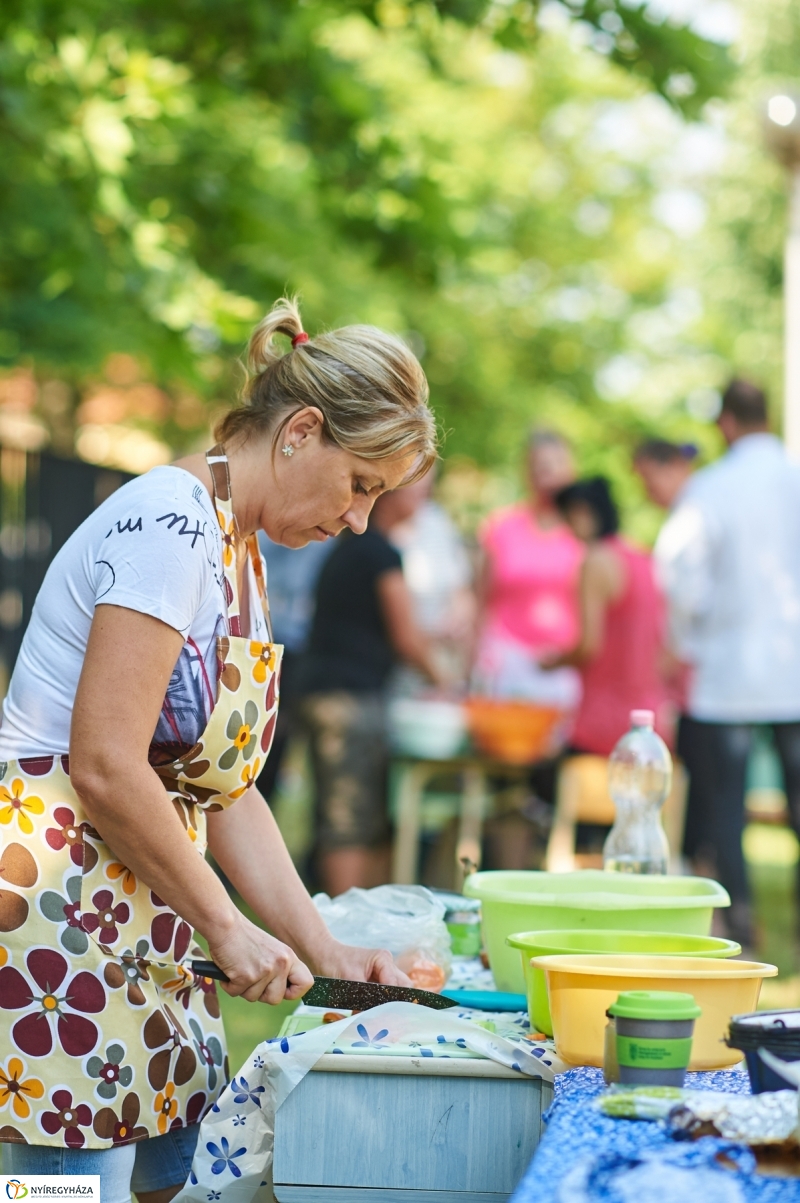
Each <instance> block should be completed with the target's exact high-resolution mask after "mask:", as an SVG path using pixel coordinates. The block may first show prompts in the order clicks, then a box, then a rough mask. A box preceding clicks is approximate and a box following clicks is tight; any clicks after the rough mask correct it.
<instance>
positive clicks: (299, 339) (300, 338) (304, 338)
mask: <svg viewBox="0 0 800 1203" xmlns="http://www.w3.org/2000/svg"><path fill="white" fill-rule="evenodd" d="M307 342H308V335H307V334H306V332H305V330H301V331H300V333H299V334H295V336H294V338H293V339H292V348H294V347H299V346H300V344H301V343H307Z"/></svg>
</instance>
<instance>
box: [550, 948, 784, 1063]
mask: <svg viewBox="0 0 800 1203" xmlns="http://www.w3.org/2000/svg"><path fill="white" fill-rule="evenodd" d="M531 964H532V965H535V966H536V967H537V968H538V969H543V970H544V974H545V978H546V979H547V994H548V997H549V1000H550V1014H551V1016H552V1019H553V1038H554V1040H555V1044H556V1050H557V1052H558V1055H559V1056H560V1057H562V1058H563V1059H564V1060H565V1061H569V1063H570V1064H571V1065H597V1066H602V1064H603V1036H604V1032H605V1027H606V1023H607V1020H606V1011H607V1010H608V1008H609V1007H610V1006H611V1004H612V1003H613V1002H614V1001H615V1000H616V998H617V995H618V994H621V993H622V991H623V990H678V991H680V992H681V993H685V994H691V995H693V996H694V999H695V1001H696V1002H697V1004H698V1005H699V1006H700V1008H701V1009H702V1015H701V1016H700V1018H699V1019H698V1020H697V1022H696V1024H695V1029H694V1040H693V1043H692V1059H691V1061H690V1062H689V1069H725V1068H726V1067H727V1066H729V1065H735V1064H736V1062H737V1061H741V1059H742V1054H741V1053H740V1052H739V1051H738V1049H735V1048H728V1046H727V1045H726V1044H724V1043H723V1037H724V1036H725V1034H726V1032H727V1029H728V1022H729V1020H730V1018H731V1016H732V1015H737V1014H740V1013H743V1012H747V1011H755V1009H756V1004H757V1003H758V996H759V994H760V992H761V982H762V980H763V979H764V978H765V977H776V976H777V973H778V969H777V966H775V965H765V964H762V963H761V962H759V961H735V960H731V961H723V960H712V959H710V958H707V957H669V956H667V957H644V956H614V955H608V954H606V955H604V956H589V955H584V956H579V955H570V956H555V957H533V959H532V961H531Z"/></svg>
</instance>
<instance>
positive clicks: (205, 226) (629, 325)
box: [0, 0, 800, 990]
mask: <svg viewBox="0 0 800 1203" xmlns="http://www.w3.org/2000/svg"><path fill="white" fill-rule="evenodd" d="M0 33H1V34H2V39H1V44H2V51H1V52H0V129H2V137H3V154H2V155H0V180H2V185H3V186H2V187H0V218H1V220H0V677H2V678H3V679H7V675H8V672H9V671H10V668H11V667H12V666H13V662H14V658H15V656H16V653H17V649H18V647H19V642H20V640H21V637H22V633H23V631H24V629H25V625H26V623H27V620H28V617H29V615H30V608H31V605H32V603H33V598H34V597H35V594H36V591H37V589H38V586H39V584H40V583H41V580H42V577H43V575H44V572H45V570H46V567H47V564H48V563H49V561H50V559H51V558H52V555H53V554H54V553H55V551H57V550H58V548H59V547H60V546H61V545H62V544H63V542H64V541H65V539H66V538H67V537H68V535H69V533H70V532H71V531H72V530H73V529H74V528H75V526H77V525H78V523H79V522H80V521H81V520H82V519H83V518H84V517H85V516H86V515H87V514H88V513H89V512H91V510H92V509H93V508H94V506H96V505H97V504H98V503H99V502H100V501H102V500H103V499H104V498H105V497H106V496H107V495H108V494H109V493H110V492H111V491H113V490H114V489H115V488H117V487H118V486H119V485H120V484H121V483H122V482H123V481H124V480H126V479H128V477H129V476H130V475H132V474H136V473H139V472H143V471H146V470H148V469H149V468H150V467H153V466H155V465H157V464H161V463H166V462H169V460H170V459H171V458H172V457H173V456H174V455H175V454H177V453H181V452H185V451H189V450H196V449H198V448H201V447H204V446H206V445H207V443H208V431H209V428H210V426H211V425H212V424H213V421H214V419H215V418H216V417H218V416H219V414H220V412H221V411H222V410H223V409H224V408H225V407H227V405H229V404H230V402H231V400H232V399H233V398H234V397H235V395H236V393H237V390H238V388H239V386H240V379H241V377H240V374H239V370H238V368H237V357H238V356H239V355H240V353H241V348H242V345H243V340H244V338H245V335H246V332H247V330H248V328H249V327H250V325H251V324H252V322H253V320H254V319H255V318H256V317H257V316H258V315H259V314H260V313H261V312H262V311H263V309H264V307H265V305H266V304H267V303H269V302H270V301H271V300H272V299H274V297H276V296H278V295H280V294H281V293H283V292H284V291H286V290H288V291H297V292H299V293H300V294H301V295H302V298H303V302H304V312H305V314H306V315H307V320H308V325H309V328H310V329H312V330H313V329H315V328H316V326H338V325H342V324H346V323H348V322H351V321H368V322H375V323H376V324H378V325H380V326H384V327H387V328H390V329H393V330H397V331H399V332H401V333H402V334H403V336H404V337H405V339H406V340H407V341H408V343H409V345H410V346H411V347H412V348H413V349H414V351H415V352H416V353H417V354H418V355H419V357H420V359H421V361H422V363H423V366H424V368H425V371H426V373H427V375H428V378H429V380H430V384H431V394H432V401H433V406H434V409H435V411H436V414H437V418H438V421H439V423H440V426H441V429H442V433H443V436H444V438H443V453H442V460H441V463H440V464H439V466H438V469H437V472H436V473H432V474H431V475H430V476H428V477H427V478H426V479H425V480H423V481H420V482H419V483H418V484H417V485H415V486H413V487H412V488H409V489H408V490H404V491H402V492H398V493H396V494H391V495H387V496H385V497H383V498H382V499H381V500H380V503H379V504H378V505H377V506H376V508H375V512H374V516H373V519H372V522H371V524H370V528H369V531H368V533H367V534H366V535H364V536H363V537H360V538H341V539H338V540H336V541H335V543H333V544H326V545H314V546H312V547H309V548H308V549H306V550H305V551H303V552H299V553H298V552H289V551H287V550H286V549H283V548H279V547H275V546H264V552H265V556H266V558H267V562H268V566H269V588H270V598H271V606H272V612H273V617H274V621H275V626H276V632H277V635H278V637H279V639H280V640H281V641H282V642H284V643H285V645H286V649H287V653H286V658H285V668H284V675H283V683H282V708H281V718H280V727H279V732H278V738H277V739H276V743H275V748H274V750H273V753H272V754H271V756H270V757H269V760H268V762H267V764H266V766H265V767H264V769H263V773H262V776H261V779H260V783H261V788H262V790H263V792H264V793H265V795H266V796H268V797H269V799H270V803H271V805H273V806H274V808H275V810H276V813H277V815H278V817H279V820H280V822H281V825H282V826H283V828H284V830H285V832H286V834H287V837H288V839H289V842H290V845H291V848H292V851H293V853H294V855H295V856H296V859H297V861H298V863H299V864H300V865H301V867H302V870H303V872H304V874H305V875H306V877H307V879H308V881H309V883H310V884H312V885H314V886H317V887H319V888H323V889H326V890H328V891H329V892H332V893H336V892H339V891H340V890H342V889H345V888H347V887H348V886H349V885H352V884H367V885H370V884H376V883H378V882H380V881H385V880H389V879H391V878H392V877H393V876H394V877H397V875H398V871H399V870H398V866H399V865H401V862H402V864H405V866H406V870H407V866H408V863H410V862H409V861H408V858H406V860H405V861H403V856H405V853H403V855H402V856H399V854H398V851H397V843H398V838H399V834H400V831H401V828H402V829H403V830H405V828H403V823H404V822H405V820H404V819H403V815H406V817H407V816H408V815H409V814H416V811H415V810H414V808H415V807H417V804H418V810H419V813H418V814H416V818H415V819H414V822H415V823H416V824H417V827H418V828H419V833H418V834H419V837H420V841H421V848H420V849H419V856H418V858H417V860H416V862H415V868H414V869H413V873H414V875H416V876H418V877H419V878H420V879H421V880H423V881H426V882H429V883H430V884H435V885H441V886H454V885H458V884H459V876H458V874H459V869H458V863H457V858H458V857H459V856H461V855H462V854H463V855H466V858H467V860H470V859H474V858H482V861H483V863H484V864H485V865H488V866H491V867H503V866H508V867H532V866H545V865H547V864H549V865H551V866H561V867H563V866H564V865H565V864H567V863H587V864H588V863H593V858H596V857H597V853H598V849H599V847H601V845H602V836H603V832H604V830H605V829H606V827H607V821H608V814H607V806H606V805H605V802H604V801H603V800H602V799H600V800H598V789H597V784H596V783H597V781H598V780H599V778H597V776H596V770H597V766H598V764H599V765H602V764H603V763H604V758H605V757H607V755H608V753H609V752H610V750H611V748H612V747H613V745H614V743H615V742H616V740H617V739H618V738H619V736H620V735H621V734H622V733H623V731H624V730H625V728H626V726H627V717H628V711H629V710H630V709H631V708H632V707H633V706H637V707H642V706H645V707H650V708H651V709H653V710H654V711H655V712H656V715H657V722H658V729H659V730H660V731H661V733H662V734H663V735H664V737H665V738H666V739H667V741H668V742H669V744H670V747H671V748H672V750H673V752H674V753H675V756H676V758H677V762H678V763H679V765H680V766H682V767H681V772H680V773H679V774H678V782H679V788H678V792H677V794H676V799H675V801H674V804H672V803H671V804H670V806H671V809H670V814H669V823H670V824H671V828H670V834H671V838H672V843H673V853H674V855H675V858H676V860H675V867H676V868H678V867H681V868H684V869H694V870H695V871H697V872H702V873H713V874H714V875H716V876H717V877H719V879H720V880H722V881H723V883H724V884H725V885H726V887H727V888H728V890H729V891H730V893H731V896H732V898H733V900H734V906H733V907H732V908H731V911H730V915H729V926H730V932H731V934H733V935H734V936H735V937H736V938H737V939H741V941H742V942H743V943H744V944H746V945H747V946H748V947H753V946H754V945H759V946H760V951H761V952H762V954H763V955H765V956H766V957H767V959H770V960H776V961H777V962H778V963H779V964H780V965H781V968H782V970H783V972H784V974H785V975H789V976H790V980H791V974H793V973H795V972H796V970H797V969H798V964H797V956H798V955H799V954H798V951H797V950H798V949H800V944H798V942H797V939H796V931H795V918H794V916H795V910H796V907H795V905H794V903H795V899H796V887H795V881H794V877H795V874H796V872H797V869H796V866H797V863H798V842H797V839H796V837H795V835H794V831H795V830H800V796H798V791H800V671H798V670H800V663H798V662H797V661H798V658H800V538H798V536H800V530H798V529H797V526H798V523H799V522H800V518H798V517H797V515H798V513H800V511H799V510H798V504H797V503H798V500H799V499H798V497H796V495H795V494H796V492H797V490H798V489H799V488H800V484H798V476H797V472H798V469H795V468H794V467H793V465H792V463H791V461H790V460H789V458H788V457H787V454H786V452H785V450H784V446H783V444H782V443H781V441H780V439H779V437H778V435H779V432H781V430H782V429H783V425H782V417H781V399H782V395H783V384H782V380H783V349H782V326H783V317H782V315H783V291H784V290H783V284H784V280H783V266H782V262H783V247H784V237H785V233H786V229H787V212H786V210H787V198H788V195H789V189H788V188H787V175H786V171H785V164H783V163H781V162H780V161H778V160H777V159H776V158H775V156H774V155H773V154H772V153H771V151H770V149H769V148H768V146H767V145H766V143H765V137H764V113H765V110H766V109H769V112H770V113H771V114H773V116H774V119H775V120H776V121H777V122H778V125H779V126H780V127H781V128H783V127H786V128H788V127H790V126H791V125H792V122H793V121H794V120H795V118H796V116H797V111H796V108H795V107H793V106H794V101H793V100H791V96H793V95H794V92H793V87H794V85H793V80H794V79H795V78H796V74H797V61H798V52H800V12H798V10H797V6H796V5H794V4H792V3H791V0H704V2H703V3H701V4H699V5H698V4H696V3H690V2H689V0H564V2H561V0H415V2H413V3H412V2H410V0H329V2H326V3H324V4H323V3H321V2H317V0H306V2H305V3H303V4H302V5H277V4H272V3H263V2H262V0H231V2H229V3H227V4H225V5H215V4H212V3H211V2H210V0H196V2H195V3H192V4H191V5H188V4H187V5H173V6H163V5H157V4H155V3H153V0H129V2H128V3H126V4H125V5H122V6H120V5H111V4H109V3H107V2H106V0H92V2H91V3H90V2H89V0H73V2H72V3H70V5H64V6H59V5H55V6H48V5H41V4H39V3H36V2H34V0H13V2H12V3H9V4H6V5H4V6H3V10H2V12H1V13H0ZM776 95H777V97H778V99H779V100H780V101H781V104H780V105H778V106H777V107H775V106H774V105H773V106H772V107H769V103H768V102H769V98H770V97H773V98H774V97H775V96H776ZM784 102H785V103H784ZM787 106H788V107H787ZM773 110H774V113H773ZM784 157H785V156H784ZM799 195H800V194H799ZM0 686H2V680H0ZM536 715H538V718H536V717H535V716H536ZM504 740H505V743H504V742H503V741H504ZM511 745H513V746H511ZM419 764H423V765H424V764H427V765H428V766H429V767H430V772H428V770H427V769H426V770H425V772H426V773H427V776H426V777H425V779H424V782H423V778H422V777H421V776H419V775H417V776H416V777H415V776H414V773H416V772H418V770H417V768H415V767H414V766H415V765H417V766H418V765H419ZM434 770H435V771H434ZM419 771H420V772H421V770H419ZM473 772H479V773H480V790H481V791H482V794H481V798H482V800H481V801H480V804H479V805H478V806H477V809H476V810H474V813H473V812H470V814H471V815H472V818H471V819H470V817H469V815H468V816H467V818H468V820H469V821H465V818H464V812H465V806H466V805H467V804H466V803H465V801H464V799H465V797H466V795H467V794H468V793H469V789H468V787H467V785H465V782H468V781H471V780H473V778H472V777H470V773H473ZM414 782H417V786H418V787H419V788H418V789H417V786H414V788H415V789H417V794H415V795H414V797H416V799H417V800H416V801H413V799H412V802H413V804H412V802H409V797H411V796H412V794H413V791H412V793H411V794H410V793H409V790H411V785H413V783H414ZM410 783H411V784H410ZM420 783H421V784H420ZM573 787H574V789H573ZM570 790H573V793H570ZM681 791H682V793H681ZM599 793H600V794H602V793H603V790H602V789H601V790H600V791H599ZM678 795H680V796H678ZM573 797H574V798H578V799H579V801H578V802H575V805H574V806H572V803H570V802H569V801H568V799H569V798H573ZM570 806H572V810H570ZM604 807H605V809H604ZM467 810H469V806H467ZM476 816H477V818H476ZM472 820H476V821H477V827H476V826H475V824H474V823H473V825H472V827H470V822H472ZM565 825H566V826H565ZM567 827H569V831H568V832H567V835H566V836H565V831H566V828H567ZM573 828H574V830H573ZM470 832H471V840H472V842H471V843H470V842H469V840H468V839H467V838H466V837H467V835H469V834H470ZM476 832H477V835H476ZM476 841H477V842H476ZM565 841H566V842H565ZM401 843H402V841H401ZM565 857H566V858H567V859H566V860H565V859H564V858H565ZM406 870H404V871H406ZM795 988H796V984H795V986H791V984H790V985H788V986H787V987H786V989H787V990H788V989H795Z"/></svg>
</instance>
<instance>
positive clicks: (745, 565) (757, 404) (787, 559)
mask: <svg viewBox="0 0 800 1203" xmlns="http://www.w3.org/2000/svg"><path fill="white" fill-rule="evenodd" d="M718 425H719V428H720V430H721V431H722V434H723V436H724V438H725V441H726V442H727V444H728V448H729V450H728V452H727V453H726V454H725V455H724V456H723V457H722V458H721V459H720V460H718V461H717V462H716V463H714V464H712V465H710V466H709V467H707V468H704V469H702V470H701V471H700V472H698V473H696V475H695V476H693V477H692V478H691V480H690V481H689V483H688V484H687V486H686V488H685V490H684V492H683V494H682V495H681V498H680V500H679V503H678V505H677V507H676V509H675V511H674V512H673V514H672V515H671V516H670V518H669V519H668V520H667V522H666V523H665V525H664V528H663V530H662V532H661V534H660V536H659V539H658V542H657V545H656V560H657V563H658V567H659V571H660V577H661V582H662V585H663V588H664V590H665V592H666V595H667V598H668V601H669V606H670V624H671V635H672V642H673V649H674V650H675V651H676V653H677V654H678V655H680V657H681V658H682V659H683V660H685V661H686V662H687V663H688V664H690V665H691V666H692V670H693V671H692V678H691V682H690V685H689V691H688V698H687V707H686V709H687V714H686V716H684V718H683V719H682V721H681V732H680V737H679V742H678V752H679V754H680V755H681V756H682V758H683V760H684V762H685V763H686V766H687V768H688V770H689V774H690V776H691V780H692V789H691V795H690V802H689V808H688V813H687V825H686V837H685V841H684V851H685V853H686V854H687V855H688V856H690V857H692V858H693V859H695V860H704V861H709V860H710V861H711V862H712V863H713V864H714V866H715V869H716V873H717V875H718V876H719V879H720V881H721V882H722V883H723V885H724V886H725V887H726V888H727V889H728V891H729V893H730V895H731V899H732V907H731V910H730V912H729V916H728V923H729V927H730V931H731V934H732V935H733V937H734V938H735V939H739V940H740V941H741V942H742V943H745V944H750V943H751V942H752V922H751V915H750V905H749V892H748V886H747V878H746V873H745V866H744V857H743V854H742V829H743V821H744V794H745V778H746V771H747V759H748V754H749V752H750V745H751V740H752V729H753V725H754V724H762V725H769V726H770V727H771V728H772V730H773V732H774V736H775V742H776V746H777V750H778V754H779V756H780V759H781V762H782V764H783V771H784V776H785V784H786V793H787V797H788V801H789V810H790V815H791V820H792V823H793V825H794V827H795V830H796V831H797V832H798V833H800V467H798V466H797V465H795V464H793V463H792V462H791V461H790V460H789V459H788V457H787V455H786V452H785V450H784V448H783V445H782V443H781V442H780V440H779V439H778V438H776V437H775V436H774V435H772V434H770V433H769V430H768V426H767V407H766V398H765V396H764V393H763V392H762V391H761V390H760V389H759V388H756V387H755V385H752V384H748V383H747V382H745V381H739V380H735V381H733V382H732V383H731V384H730V385H729V386H728V388H727V389H726V391H725V394H724V396H723V400H722V410H721V413H720V416H719V418H718Z"/></svg>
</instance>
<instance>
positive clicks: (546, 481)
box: [528, 441, 575, 501]
mask: <svg viewBox="0 0 800 1203" xmlns="http://www.w3.org/2000/svg"><path fill="white" fill-rule="evenodd" d="M528 475H529V480H530V486H531V491H532V492H533V494H534V496H535V497H539V498H541V499H542V500H543V501H546V500H547V499H549V498H550V497H552V496H553V495H554V494H555V493H557V492H558V491H559V489H563V488H564V487H565V486H566V485H569V484H572V482H573V480H574V479H575V464H574V462H573V459H572V454H571V452H570V449H569V447H567V446H566V444H565V443H559V442H555V441H553V442H546V443H540V444H539V445H538V446H534V447H533V448H532V449H531V452H530V456H529V458H528Z"/></svg>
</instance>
